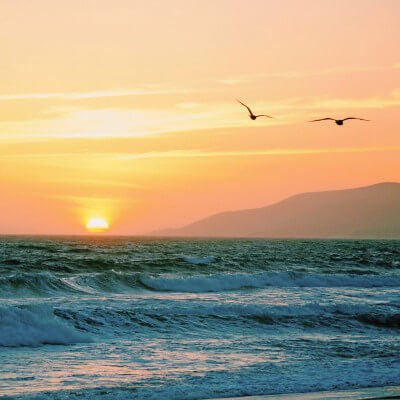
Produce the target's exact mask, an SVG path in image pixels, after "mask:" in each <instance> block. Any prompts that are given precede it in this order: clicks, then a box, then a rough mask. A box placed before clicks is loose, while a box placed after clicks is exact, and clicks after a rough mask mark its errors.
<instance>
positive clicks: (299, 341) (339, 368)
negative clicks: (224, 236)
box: [0, 237, 400, 400]
mask: <svg viewBox="0 0 400 400" xmlns="http://www.w3.org/2000/svg"><path fill="white" fill-rule="evenodd" d="M399 287H400V242H399V241H340V240H330V241H318V240H261V239H260V240H176V239H170V240H158V239H129V238H107V237H82V238H54V237H53V238H44V237H43V238H35V239H33V238H27V237H2V238H1V239H0V327H1V329H0V395H2V396H4V398H12V399H49V400H50V399H143V398H146V399H161V398H162V399H167V400H168V399H176V400H179V399H182V400H183V399H201V398H212V397H218V396H239V395H255V394H271V393H292V392H308V391H318V390H330V389H350V388H359V387H366V386H383V385H400V375H399V373H398V372H399V370H400V360H399V357H398V354H399V353H400V338H399V335H398V330H399V327H400V302H399V296H398V293H399V292H398V291H399Z"/></svg>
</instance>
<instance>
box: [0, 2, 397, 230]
mask: <svg viewBox="0 0 400 400" xmlns="http://www.w3.org/2000/svg"><path fill="white" fill-rule="evenodd" d="M399 15H400V2H399V1H397V0H380V1H376V0H352V1H348V0H335V1H332V0H319V1H314V0H282V1H279V2H278V1H275V0H252V1H251V2H248V1H245V0H202V1H199V0H168V1H162V0H147V1H146V2H144V1H136V0H113V1H109V0H69V1H54V0H35V1H34V2H32V1H30V0H18V1H15V0H2V1H1V4H0V55H1V57H0V73H1V79H0V185H1V186H0V187H1V193H0V234H83V233H86V229H85V224H86V222H87V221H88V219H90V218H91V217H100V218H104V219H105V220H106V221H107V223H108V225H109V230H108V231H107V233H109V234H115V235H130V234H132V235H136V234H146V233H149V232H151V231H153V230H158V229H163V228H169V227H180V226H182V225H185V224H187V223H190V222H193V221H195V220H197V219H200V218H203V217H206V216H208V215H211V214H214V213H217V212H220V211H225V210H238V209H244V208H254V207H261V206H264V205H268V204H272V203H274V202H277V201H279V200H282V199H284V198H286V197H288V196H290V195H293V194H296V193H300V192H308V191H322V190H330V189H344V188H351V187H357V186H363V185H368V184H373V183H377V182H382V181H397V182H398V181H400V131H399V127H400V113H399V107H400V54H399V49H400V24H399V23H398V16H399ZM235 99H240V100H241V101H244V102H246V103H247V104H249V105H250V106H251V107H252V108H253V110H254V111H255V112H256V113H261V114H263V113H265V114H268V115H272V116H274V118H273V119H269V118H263V119H262V118H259V119H257V120H256V121H252V120H251V119H250V118H248V116H247V114H246V110H245V109H244V108H243V107H242V106H241V105H240V104H238V103H237V102H236V100H235ZM347 116H354V117H360V118H366V119H370V120H371V121H370V122H364V121H356V120H354V121H348V122H347V123H345V125H344V126H342V127H340V126H336V125H335V124H334V123H332V122H314V123H310V122H307V121H309V120H310V119H316V118H323V117H333V118H340V117H342V118H343V117H347Z"/></svg>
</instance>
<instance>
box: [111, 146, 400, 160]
mask: <svg viewBox="0 0 400 400" xmlns="http://www.w3.org/2000/svg"><path fill="white" fill-rule="evenodd" d="M399 150H400V146H397V147H396V146H394V147H361V148H356V147H338V148H315V149H312V148H309V149H305V148H304V149H301V148H299V149H264V150H247V151H246V150H245V151H206V150H172V151H165V152H148V153H137V154H133V153H132V154H129V153H125V154H123V153H120V154H117V155H116V157H117V158H118V159H119V160H137V159H143V158H198V157H244V156H254V157H257V156H274V155H302V154H327V153H371V152H384V151H399Z"/></svg>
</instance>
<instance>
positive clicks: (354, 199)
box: [152, 182, 400, 239]
mask: <svg viewBox="0 0 400 400" xmlns="http://www.w3.org/2000/svg"><path fill="white" fill-rule="evenodd" d="M152 235H157V236H188V237H197V236H198V237H266V238H377V239H380V238H400V183H398V182H379V183H375V184H372V185H368V186H362V187H356V188H352V189H341V190H329V191H322V192H305V193H298V194H295V195H293V196H290V197H288V198H286V199H283V200H281V201H279V202H277V203H273V204H271V205H267V206H263V207H258V208H250V209H244V210H238V211H223V212H221V213H217V214H214V215H210V216H208V217H206V218H203V219H200V220H198V221H195V222H193V223H191V224H188V225H186V226H184V227H182V228H176V229H166V230H161V231H158V232H153V233H152Z"/></svg>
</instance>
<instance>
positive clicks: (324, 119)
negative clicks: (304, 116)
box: [308, 117, 370, 125]
mask: <svg viewBox="0 0 400 400" xmlns="http://www.w3.org/2000/svg"><path fill="white" fill-rule="evenodd" d="M348 119H359V120H360V121H370V120H369V119H363V118H356V117H347V118H344V119H334V118H321V119H313V120H312V121H308V122H317V121H335V123H336V124H337V125H343V122H344V121H346V120H348Z"/></svg>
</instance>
